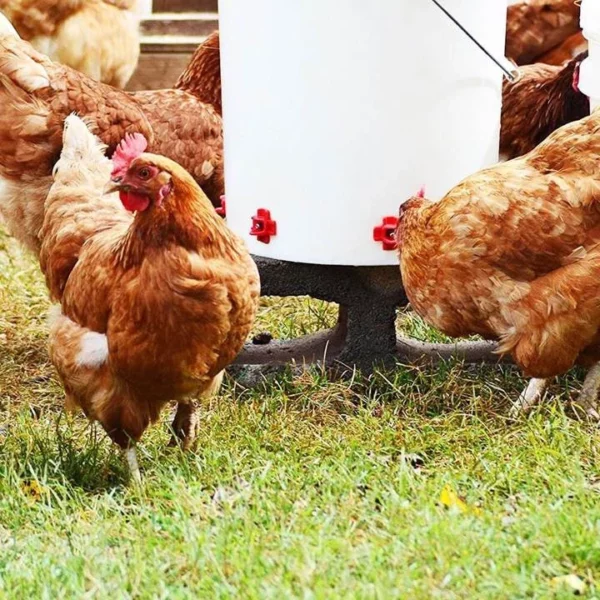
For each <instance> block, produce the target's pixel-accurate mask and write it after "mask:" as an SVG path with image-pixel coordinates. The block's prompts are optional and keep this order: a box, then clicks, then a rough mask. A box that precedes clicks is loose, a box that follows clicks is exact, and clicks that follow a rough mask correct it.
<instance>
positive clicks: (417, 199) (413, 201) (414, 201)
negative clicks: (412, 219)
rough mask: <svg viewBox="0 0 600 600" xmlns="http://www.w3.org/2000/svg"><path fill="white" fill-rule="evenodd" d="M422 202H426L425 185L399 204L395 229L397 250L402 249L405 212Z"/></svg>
mask: <svg viewBox="0 0 600 600" xmlns="http://www.w3.org/2000/svg"><path fill="white" fill-rule="evenodd" d="M423 202H427V201H426V200H425V186H422V187H421V189H420V190H419V191H418V192H417V193H416V194H415V195H414V196H411V197H410V198H409V199H408V200H406V202H403V203H402V204H401V205H400V209H399V211H398V228H397V230H396V241H397V243H398V250H399V251H402V241H403V237H404V230H405V227H406V214H407V213H408V212H409V211H410V210H411V209H413V208H417V207H419V206H421V205H422V204H423Z"/></svg>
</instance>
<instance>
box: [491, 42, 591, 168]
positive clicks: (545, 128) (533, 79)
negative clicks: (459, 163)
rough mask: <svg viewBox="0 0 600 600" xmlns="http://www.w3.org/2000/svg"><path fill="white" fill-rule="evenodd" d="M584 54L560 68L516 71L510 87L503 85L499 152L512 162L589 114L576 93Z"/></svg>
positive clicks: (584, 98) (537, 66)
mask: <svg viewBox="0 0 600 600" xmlns="http://www.w3.org/2000/svg"><path fill="white" fill-rule="evenodd" d="M586 56H587V53H584V54H581V55H579V56H577V57H576V58H574V59H572V60H571V61H570V62H569V63H567V64H566V65H564V66H562V67H555V66H551V65H544V64H541V63H540V64H535V65H527V66H524V67H519V77H518V78H517V80H516V81H515V82H514V83H513V82H510V81H505V82H504V87H503V91H502V127H501V130H500V152H501V153H502V154H503V156H504V157H505V158H515V157H517V156H521V155H523V154H526V153H527V152H529V151H530V150H533V148H535V147H536V146H537V145H538V144H539V143H540V142H542V141H543V140H545V139H546V138H547V137H548V136H549V135H550V134H551V133H552V132H553V131H555V130H556V129H558V128H559V127H562V126H563V125H566V124H567V123H571V122H572V121H577V120H578V119H582V118H583V117H586V116H588V115H589V114H590V102H589V98H588V97H587V96H586V95H585V94H583V93H582V92H580V91H579V87H578V82H579V64H580V63H581V61H582V60H583V59H584V58H586Z"/></svg>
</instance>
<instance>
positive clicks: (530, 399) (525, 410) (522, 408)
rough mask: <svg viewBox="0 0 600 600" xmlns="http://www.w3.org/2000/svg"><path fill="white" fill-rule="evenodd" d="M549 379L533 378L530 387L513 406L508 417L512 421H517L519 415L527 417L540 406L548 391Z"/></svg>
mask: <svg viewBox="0 0 600 600" xmlns="http://www.w3.org/2000/svg"><path fill="white" fill-rule="evenodd" d="M549 383H550V380H549V379H536V378H533V379H531V381H530V382H529V384H528V386H527V387H526V388H525V389H524V390H523V392H522V393H521V395H520V396H519V399H518V400H517V401H516V402H515V403H514V404H513V405H512V407H511V409H510V411H509V413H508V416H509V417H510V418H511V419H516V418H517V417H518V416H519V415H527V414H529V413H530V412H531V409H532V408H533V407H534V406H535V405H536V404H539V402H540V401H541V399H542V398H543V397H544V393H545V392H546V390H547V389H548V384H549Z"/></svg>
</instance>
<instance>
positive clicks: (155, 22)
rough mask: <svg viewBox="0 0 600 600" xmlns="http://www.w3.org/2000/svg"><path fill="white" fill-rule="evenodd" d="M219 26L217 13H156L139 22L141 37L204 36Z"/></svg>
mask: <svg viewBox="0 0 600 600" xmlns="http://www.w3.org/2000/svg"><path fill="white" fill-rule="evenodd" d="M218 28H219V17H218V15H217V13H214V12H205V13H156V14H153V15H150V16H148V17H147V18H145V19H144V20H143V21H142V23H141V33H142V37H143V38H149V37H156V36H160V37H166V36H177V37H205V36H207V35H209V34H211V33H212V32H213V31H214V30H215V29H218Z"/></svg>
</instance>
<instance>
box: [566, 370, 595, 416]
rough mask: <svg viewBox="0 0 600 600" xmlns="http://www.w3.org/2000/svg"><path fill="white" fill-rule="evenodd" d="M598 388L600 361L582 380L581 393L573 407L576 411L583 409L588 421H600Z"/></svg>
mask: <svg viewBox="0 0 600 600" xmlns="http://www.w3.org/2000/svg"><path fill="white" fill-rule="evenodd" d="M599 390H600V363H596V364H595V365H594V366H593V367H592V368H591V369H590V370H589V371H588V374H587V375H586V377H585V380H584V382H583V387H582V388H581V393H580V394H579V398H578V399H577V401H576V402H574V403H573V407H574V408H575V411H576V412H579V411H583V412H584V413H585V417H587V418H588V419H589V420H590V421H600V409H599V407H598V391H599Z"/></svg>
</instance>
